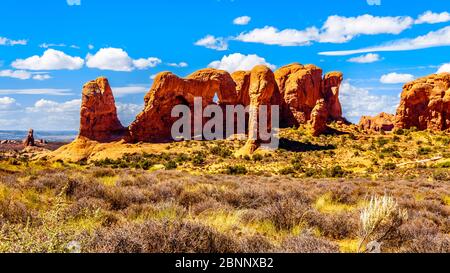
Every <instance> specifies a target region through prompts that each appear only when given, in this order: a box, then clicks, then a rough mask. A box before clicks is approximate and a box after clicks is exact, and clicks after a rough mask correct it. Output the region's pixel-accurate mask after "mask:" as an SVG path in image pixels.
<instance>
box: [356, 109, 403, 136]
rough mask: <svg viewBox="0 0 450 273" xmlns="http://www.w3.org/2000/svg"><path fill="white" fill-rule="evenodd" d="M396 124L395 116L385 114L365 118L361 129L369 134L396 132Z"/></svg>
mask: <svg viewBox="0 0 450 273" xmlns="http://www.w3.org/2000/svg"><path fill="white" fill-rule="evenodd" d="M394 123H395V115H393V114H388V113H384V112H383V113H381V114H379V115H377V116H375V117H369V116H363V117H362V118H361V121H360V122H359V127H360V129H361V130H364V131H368V132H382V131H384V132H390V131H392V130H394V127H395V125H394Z"/></svg>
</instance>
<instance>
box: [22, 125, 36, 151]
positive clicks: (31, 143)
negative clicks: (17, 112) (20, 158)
mask: <svg viewBox="0 0 450 273" xmlns="http://www.w3.org/2000/svg"><path fill="white" fill-rule="evenodd" d="M23 145H25V147H33V146H35V145H36V144H35V143H34V130H33V129H30V130H29V131H28V135H27V137H26V138H25V139H24V141H23Z"/></svg>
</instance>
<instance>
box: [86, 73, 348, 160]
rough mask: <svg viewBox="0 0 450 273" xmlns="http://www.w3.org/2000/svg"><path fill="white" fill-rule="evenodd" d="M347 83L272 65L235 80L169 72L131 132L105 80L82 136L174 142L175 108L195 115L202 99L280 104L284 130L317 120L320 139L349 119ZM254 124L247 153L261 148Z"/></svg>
mask: <svg viewBox="0 0 450 273" xmlns="http://www.w3.org/2000/svg"><path fill="white" fill-rule="evenodd" d="M341 82H342V74H341V73H339V72H332V73H329V74H327V75H325V76H324V77H322V70H321V69H320V68H318V67H316V66H314V65H306V66H303V65H300V64H292V65H288V66H285V67H282V68H280V69H279V70H277V71H276V72H275V73H273V72H272V71H271V70H270V69H269V68H268V67H266V66H257V67H255V68H254V69H253V70H252V71H238V72H235V73H233V74H232V75H230V74H229V73H228V72H226V71H222V70H216V69H203V70H200V71H197V72H195V73H193V74H192V75H190V76H188V77H187V78H180V77H178V76H176V75H174V74H172V73H170V72H163V73H160V74H159V75H158V76H157V77H156V78H155V80H154V83H153V86H152V88H151V89H150V91H149V92H148V94H147V95H146V96H145V108H144V110H143V111H142V112H141V113H140V114H139V115H138V116H137V117H136V120H135V121H134V122H133V123H132V124H131V125H130V126H129V127H128V130H126V129H124V128H123V127H122V125H121V124H120V121H119V120H118V118H117V110H116V107H115V103H114V97H113V94H112V91H111V88H110V87H109V84H108V81H107V80H106V79H105V78H99V79H97V80H95V81H91V82H89V83H87V84H86V85H85V86H84V88H83V102H82V109H81V128H80V136H81V137H85V138H87V139H90V140H95V141H100V142H107V141H112V140H117V139H125V140H126V141H127V142H160V141H171V140H172V138H171V137H172V136H171V128H172V125H173V123H174V122H175V121H177V120H178V118H172V117H171V113H172V109H173V108H174V106H176V105H180V104H181V105H186V106H188V107H189V108H191V110H193V107H194V98H196V97H201V98H202V107H203V108H205V107H207V106H208V105H211V104H216V103H217V104H218V105H220V106H223V107H225V106H226V105H238V104H242V105H244V106H251V107H253V108H258V107H259V106H261V105H267V106H269V107H268V108H269V109H270V105H280V107H281V109H280V110H281V116H280V119H281V120H280V122H281V125H287V126H293V125H299V124H306V123H308V122H309V121H311V124H312V125H313V128H315V134H316V135H318V134H320V133H323V132H324V131H325V129H324V128H326V124H327V122H329V121H335V120H342V119H343V118H342V108H341V104H340V102H339V86H340V84H341ZM216 96H217V98H218V101H217V102H215V97H216ZM313 110H314V111H313ZM255 114H256V115H257V114H258V112H256V113H255ZM270 114H271V113H270V112H269V121H270ZM248 119H249V121H248V124H249V126H248V127H249V137H250V138H253V139H254V141H253V142H249V143H248V145H247V146H246V148H247V150H249V151H250V152H251V151H252V150H254V149H255V147H256V148H257V145H258V144H259V143H258V142H259V137H258V135H257V132H256V133H255V131H254V130H251V129H252V128H257V127H258V119H257V118H256V116H250V117H249V118H248ZM311 119H313V120H311ZM206 121H207V120H205V119H203V122H206ZM269 128H270V127H269ZM255 134H256V135H255Z"/></svg>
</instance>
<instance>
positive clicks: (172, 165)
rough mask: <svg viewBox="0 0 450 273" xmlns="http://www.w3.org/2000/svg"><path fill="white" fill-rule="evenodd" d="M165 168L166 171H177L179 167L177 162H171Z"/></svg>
mask: <svg viewBox="0 0 450 273" xmlns="http://www.w3.org/2000/svg"><path fill="white" fill-rule="evenodd" d="M164 167H165V168H166V170H175V169H176V168H177V167H178V165H177V163H176V162H175V161H173V160H171V161H169V162H167V163H166V164H165V165H164Z"/></svg>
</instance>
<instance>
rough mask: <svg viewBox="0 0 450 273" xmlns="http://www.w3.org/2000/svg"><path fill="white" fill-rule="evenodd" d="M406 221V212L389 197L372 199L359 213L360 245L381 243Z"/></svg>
mask: <svg viewBox="0 0 450 273" xmlns="http://www.w3.org/2000/svg"><path fill="white" fill-rule="evenodd" d="M407 219H408V212H407V211H406V210H403V209H400V208H399V205H398V203H397V202H396V201H395V200H394V199H393V198H392V197H390V196H387V195H386V196H384V197H372V198H371V200H370V203H369V205H368V206H367V207H366V208H364V209H363V210H362V212H361V216H360V220H361V238H362V240H361V245H360V247H359V249H360V250H361V248H362V246H363V245H365V244H367V243H369V242H371V241H372V242H378V243H382V242H383V241H385V240H388V239H389V238H390V236H391V235H392V234H393V233H395V232H396V231H397V229H398V228H399V227H400V226H401V225H402V224H403V223H404V222H405V221H407Z"/></svg>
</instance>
